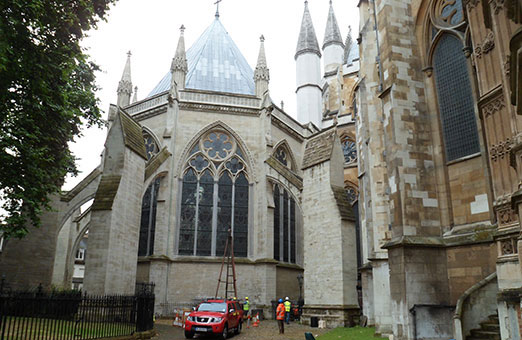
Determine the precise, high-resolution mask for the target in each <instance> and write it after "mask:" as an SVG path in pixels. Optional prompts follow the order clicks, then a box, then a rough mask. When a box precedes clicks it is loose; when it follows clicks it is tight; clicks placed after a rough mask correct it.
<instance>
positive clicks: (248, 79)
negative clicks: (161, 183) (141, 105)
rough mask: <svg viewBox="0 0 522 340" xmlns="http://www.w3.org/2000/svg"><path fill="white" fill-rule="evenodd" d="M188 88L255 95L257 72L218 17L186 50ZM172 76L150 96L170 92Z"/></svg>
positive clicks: (168, 76) (162, 81)
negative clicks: (255, 74)
mask: <svg viewBox="0 0 522 340" xmlns="http://www.w3.org/2000/svg"><path fill="white" fill-rule="evenodd" d="M187 60H188V73H187V77H186V81H185V88H188V89H196V90H208V91H217V92H229V93H239V94H250V95H253V94H254V91H255V85H254V72H253V71H252V68H251V67H250V65H249V64H248V62H247V61H246V59H245V57H244V56H243V55H242V54H241V52H240V51H239V49H238V48H237V46H236V44H235V43H234V41H233V40H232V38H231V37H230V36H229V34H228V32H227V31H226V30H225V27H223V24H221V21H220V20H219V18H218V17H216V19H215V20H214V22H213V23H212V24H211V25H210V26H209V27H208V28H207V29H206V30H205V32H203V34H202V35H201V36H200V37H199V39H198V40H197V41H196V42H195V43H194V45H192V47H191V48H190V49H189V50H188V51H187ZM170 80H171V73H170V72H168V73H167V74H166V75H165V77H163V79H162V80H161V81H160V82H159V83H158V85H156V87H155V88H154V89H153V90H152V91H151V92H150V93H149V95H148V97H150V96H153V95H155V94H158V93H161V92H164V91H167V90H169V88H170Z"/></svg>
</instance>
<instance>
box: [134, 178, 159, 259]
mask: <svg viewBox="0 0 522 340" xmlns="http://www.w3.org/2000/svg"><path fill="white" fill-rule="evenodd" d="M160 182H161V178H159V177H158V178H156V179H155V180H154V181H153V182H152V183H151V184H150V185H149V187H148V188H147V191H145V195H144V196H143V201H142V203H141V225H140V238H139V245H138V256H149V255H152V254H153V253H154V235H155V231H156V211H157V205H158V192H159V187H160Z"/></svg>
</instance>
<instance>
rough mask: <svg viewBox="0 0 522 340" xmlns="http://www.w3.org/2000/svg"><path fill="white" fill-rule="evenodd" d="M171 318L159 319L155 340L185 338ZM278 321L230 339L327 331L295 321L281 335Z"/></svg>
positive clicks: (267, 339) (285, 338) (294, 339)
mask: <svg viewBox="0 0 522 340" xmlns="http://www.w3.org/2000/svg"><path fill="white" fill-rule="evenodd" d="M171 325H172V321H171V320H158V321H157V322H156V325H155V328H156V330H157V331H158V333H159V335H158V336H156V337H154V340H184V339H185V335H184V332H183V329H181V328H179V327H173V326H171ZM278 332H279V330H278V328H277V323H276V322H275V321H272V320H265V321H262V322H261V324H260V325H259V327H252V326H251V327H250V328H249V329H247V328H246V327H245V328H243V331H242V332H241V334H239V335H234V336H232V335H230V336H229V339H230V340H304V339H305V336H304V333H305V332H311V333H312V334H313V335H314V336H315V337H317V336H318V335H321V334H323V333H326V332H327V330H325V329H318V328H310V327H308V326H303V325H300V324H298V323H295V322H291V323H290V325H286V324H285V334H284V335H279V334H278ZM203 338H205V339H210V337H195V339H203Z"/></svg>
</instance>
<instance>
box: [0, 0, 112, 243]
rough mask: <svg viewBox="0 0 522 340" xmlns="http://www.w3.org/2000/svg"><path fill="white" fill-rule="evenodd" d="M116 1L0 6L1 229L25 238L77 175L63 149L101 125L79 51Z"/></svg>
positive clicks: (42, 0)
mask: <svg viewBox="0 0 522 340" xmlns="http://www.w3.org/2000/svg"><path fill="white" fill-rule="evenodd" d="M115 1H116V0H67V1H60V0H2V1H1V2H0V202H1V207H2V209H3V210H4V211H1V210H2V209H0V226H1V229H3V231H4V235H7V236H10V237H12V236H14V237H19V238H21V237H23V236H24V235H26V234H27V232H28V228H27V225H28V224H29V223H32V224H33V225H34V226H36V227H39V226H40V224H41V221H40V216H41V213H42V212H43V211H44V210H49V209H50V196H51V195H52V194H55V193H57V192H58V191H59V190H60V187H61V185H62V184H63V180H64V178H65V175H66V174H67V173H73V174H76V172H77V170H76V167H75V162H74V161H75V159H74V157H73V155H72V153H71V151H70V150H69V147H68V142H70V141H72V140H73V138H74V137H75V136H77V135H79V134H80V130H81V127H82V126H83V125H86V126H91V125H93V124H94V125H100V126H101V125H102V124H103V121H102V119H101V115H100V111H99V109H98V107H97V104H98V99H97V98H96V95H95V91H96V89H97V88H96V85H95V83H94V79H95V78H94V72H95V71H96V70H97V69H98V68H97V66H96V65H95V64H93V63H92V62H90V61H89V59H88V55H86V53H85V51H84V50H83V49H82V48H81V47H80V41H81V39H82V37H83V35H84V32H86V31H87V30H89V29H91V28H94V27H96V23H97V22H98V21H99V20H104V19H105V18H106V15H107V11H108V10H109V7H110V5H111V4H112V3H114V2H115Z"/></svg>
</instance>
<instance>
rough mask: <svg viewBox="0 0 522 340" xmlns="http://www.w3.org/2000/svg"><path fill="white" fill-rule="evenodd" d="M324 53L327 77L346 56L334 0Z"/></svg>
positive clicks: (329, 14)
mask: <svg viewBox="0 0 522 340" xmlns="http://www.w3.org/2000/svg"><path fill="white" fill-rule="evenodd" d="M323 55H324V59H323V62H324V73H325V77H328V76H329V75H330V74H331V73H332V72H335V71H336V70H337V68H338V67H339V66H340V65H341V64H342V62H343V57H344V44H343V39H342V36H341V32H340V31H339V25H337V19H336V18H335V13H334V10H333V5H332V0H330V10H329V11H328V21H327V22H326V30H325V32H324V42H323Z"/></svg>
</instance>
